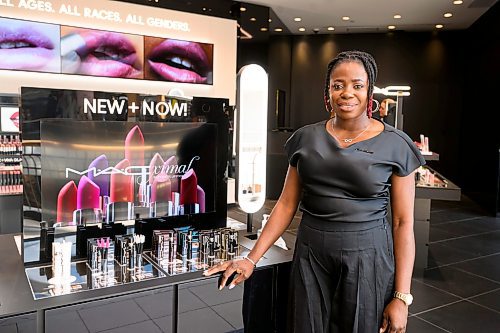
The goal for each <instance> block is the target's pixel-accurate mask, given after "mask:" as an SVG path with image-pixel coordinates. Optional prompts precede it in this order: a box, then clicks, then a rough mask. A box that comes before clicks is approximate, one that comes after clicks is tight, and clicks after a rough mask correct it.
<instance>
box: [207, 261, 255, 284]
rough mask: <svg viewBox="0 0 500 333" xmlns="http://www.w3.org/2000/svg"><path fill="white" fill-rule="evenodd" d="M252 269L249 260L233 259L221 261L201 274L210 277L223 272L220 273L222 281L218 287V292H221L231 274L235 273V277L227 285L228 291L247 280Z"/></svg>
mask: <svg viewBox="0 0 500 333" xmlns="http://www.w3.org/2000/svg"><path fill="white" fill-rule="evenodd" d="M254 268H255V266H254V265H253V264H252V263H251V262H250V260H247V259H234V260H227V261H222V262H220V263H219V264H217V265H215V266H212V267H210V268H209V269H208V270H206V271H204V272H203V275H204V276H210V275H212V274H215V273H217V272H222V271H223V272H224V273H222V280H221V282H220V285H219V290H222V289H223V288H224V286H225V285H226V281H227V279H228V278H229V277H230V276H231V274H233V273H234V272H236V274H237V275H236V276H235V278H234V279H233V281H232V282H231V284H230V285H229V289H233V288H234V286H236V285H238V284H240V283H242V282H243V281H245V280H246V279H248V278H249V277H250V275H252V273H253V270H254Z"/></svg>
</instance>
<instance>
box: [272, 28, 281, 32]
mask: <svg viewBox="0 0 500 333" xmlns="http://www.w3.org/2000/svg"><path fill="white" fill-rule="evenodd" d="M274 31H276V32H282V31H283V29H281V28H274Z"/></svg>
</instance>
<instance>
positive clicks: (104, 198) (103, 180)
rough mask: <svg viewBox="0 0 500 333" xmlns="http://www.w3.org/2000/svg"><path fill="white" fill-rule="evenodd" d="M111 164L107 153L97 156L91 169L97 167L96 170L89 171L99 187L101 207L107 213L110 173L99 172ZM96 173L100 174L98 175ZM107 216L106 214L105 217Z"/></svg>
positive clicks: (90, 176)
mask: <svg viewBox="0 0 500 333" xmlns="http://www.w3.org/2000/svg"><path fill="white" fill-rule="evenodd" d="M108 166H109V163H108V158H107V157H106V155H104V154H102V155H100V156H98V157H96V158H95V159H94V160H93V161H92V162H91V163H90V164H89V169H92V168H95V170H90V171H89V172H88V173H87V177H88V178H89V179H90V180H91V181H92V182H93V183H94V184H96V185H97V186H98V187H99V207H100V208H101V211H102V212H103V213H104V215H105V211H106V206H107V205H108V203H109V174H99V173H100V172H102V171H103V170H105V169H107V168H108ZM96 174H99V175H97V176H96ZM105 217H106V216H104V218H105Z"/></svg>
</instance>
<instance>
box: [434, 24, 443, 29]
mask: <svg viewBox="0 0 500 333" xmlns="http://www.w3.org/2000/svg"><path fill="white" fill-rule="evenodd" d="M443 27H444V25H442V24H436V28H437V29H442V28H443Z"/></svg>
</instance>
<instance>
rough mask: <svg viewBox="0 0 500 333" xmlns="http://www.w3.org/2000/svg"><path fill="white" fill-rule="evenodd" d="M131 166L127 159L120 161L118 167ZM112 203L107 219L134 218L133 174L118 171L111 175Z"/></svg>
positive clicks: (107, 212)
mask: <svg viewBox="0 0 500 333" xmlns="http://www.w3.org/2000/svg"><path fill="white" fill-rule="evenodd" d="M129 166H130V162H129V160H127V159H124V160H122V161H120V162H119V163H118V164H117V165H116V167H115V168H116V169H119V170H122V171H124V170H125V169H126V168H127V167H129ZM109 187H110V196H109V200H110V203H109V204H108V205H107V207H106V221H107V222H108V223H111V222H114V221H124V220H133V219H134V180H133V177H132V176H129V175H125V174H122V173H120V172H116V173H113V174H111V177H110V186H109Z"/></svg>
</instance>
